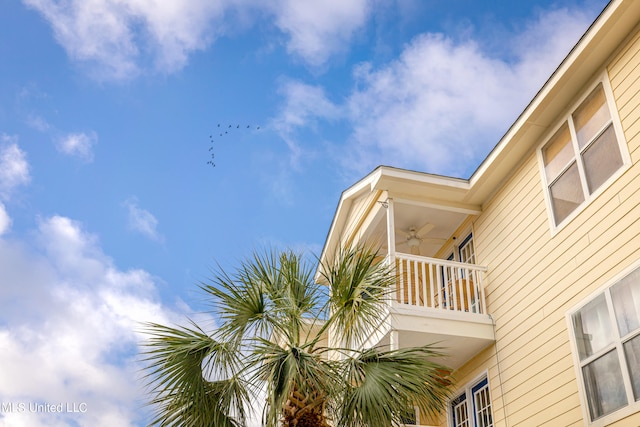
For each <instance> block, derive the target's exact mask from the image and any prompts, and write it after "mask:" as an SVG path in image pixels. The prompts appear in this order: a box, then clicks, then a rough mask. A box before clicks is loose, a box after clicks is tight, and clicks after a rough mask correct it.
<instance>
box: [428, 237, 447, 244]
mask: <svg viewBox="0 0 640 427" xmlns="http://www.w3.org/2000/svg"><path fill="white" fill-rule="evenodd" d="M446 242H447V239H430V238H426V239H422V243H424V244H427V245H437V246H442V245H444V244H445V243H446Z"/></svg>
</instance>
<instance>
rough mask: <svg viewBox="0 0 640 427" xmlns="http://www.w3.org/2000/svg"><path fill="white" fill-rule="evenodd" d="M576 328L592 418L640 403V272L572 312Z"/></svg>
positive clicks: (582, 378) (576, 345) (572, 325)
mask: <svg viewBox="0 0 640 427" xmlns="http://www.w3.org/2000/svg"><path fill="white" fill-rule="evenodd" d="M570 324H571V327H572V335H573V338H574V352H575V354H576V356H577V357H576V360H577V362H578V364H579V372H580V379H581V383H582V390H583V391H582V392H583V396H584V401H585V402H586V405H587V407H588V413H589V419H590V420H591V421H592V422H593V421H595V420H599V419H601V418H603V417H606V416H607V415H609V414H612V413H614V412H616V411H619V410H621V409H622V408H625V407H628V406H630V405H634V404H635V402H639V401H640V268H636V269H635V270H634V271H632V272H631V273H629V274H627V275H626V276H625V277H623V278H622V279H620V280H618V281H617V282H615V283H614V284H613V285H611V286H609V287H607V288H606V289H605V290H604V291H601V292H599V293H598V294H597V295H596V296H595V297H593V298H591V299H590V300H589V301H588V302H586V303H585V304H584V305H582V306H580V307H579V308H578V309H577V310H575V311H573V312H572V313H570ZM636 409H637V408H636Z"/></svg>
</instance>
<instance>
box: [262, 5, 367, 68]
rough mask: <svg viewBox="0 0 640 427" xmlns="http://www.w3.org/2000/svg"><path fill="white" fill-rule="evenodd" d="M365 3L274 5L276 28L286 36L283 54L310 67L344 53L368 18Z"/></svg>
mask: <svg viewBox="0 0 640 427" xmlns="http://www.w3.org/2000/svg"><path fill="white" fill-rule="evenodd" d="M370 12H371V5H370V4H369V2H368V1H367V0H351V1H343V0H329V1H317V2H313V1H311V2H308V1H307V2H305V1H299V0H282V1H278V2H275V3H274V13H275V15H276V17H275V20H276V25H277V26H278V28H280V29H281V30H282V31H283V32H284V33H286V34H287V35H288V36H289V42H288V44H287V50H288V51H289V52H290V53H293V54H295V55H297V56H299V57H301V58H302V59H303V60H304V61H305V62H306V63H308V64H310V65H312V66H320V65H322V64H324V63H325V62H326V61H327V60H328V59H329V57H330V56H331V55H333V54H335V53H340V52H344V51H345V50H347V49H348V46H349V44H350V42H351V39H352V38H353V36H354V34H355V32H356V31H358V30H359V29H360V28H362V27H363V26H364V25H365V23H366V21H367V19H368V18H369V16H370Z"/></svg>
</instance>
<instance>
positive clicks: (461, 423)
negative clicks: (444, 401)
mask: <svg viewBox="0 0 640 427" xmlns="http://www.w3.org/2000/svg"><path fill="white" fill-rule="evenodd" d="M453 425H454V426H455V427H469V414H468V413H467V402H462V403H459V404H457V405H456V406H455V407H454V408H453Z"/></svg>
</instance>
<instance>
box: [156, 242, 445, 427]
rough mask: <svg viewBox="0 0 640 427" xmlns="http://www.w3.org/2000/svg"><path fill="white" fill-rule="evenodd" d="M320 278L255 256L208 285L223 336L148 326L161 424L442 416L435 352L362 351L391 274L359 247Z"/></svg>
mask: <svg viewBox="0 0 640 427" xmlns="http://www.w3.org/2000/svg"><path fill="white" fill-rule="evenodd" d="M319 271H320V277H321V280H320V282H321V283H316V282H315V281H314V279H313V268H311V265H310V264H309V263H307V262H305V261H304V260H303V258H302V257H301V256H299V255H296V254H294V253H292V252H290V251H286V252H282V253H275V252H269V253H265V254H255V255H254V257H253V258H251V259H250V260H247V261H245V262H243V263H242V264H241V266H240V267H239V269H238V270H237V271H236V272H235V273H234V274H233V275H229V274H227V273H225V272H224V271H223V270H222V269H219V271H218V272H217V273H215V275H214V277H213V278H212V279H211V282H210V283H203V284H202V285H201V288H202V289H203V290H204V291H205V292H206V294H207V295H208V296H210V297H211V298H212V301H213V304H214V312H215V313H216V314H217V316H218V319H219V321H220V325H219V326H218V327H217V329H215V331H214V332H213V333H207V332H205V331H204V330H203V329H201V328H200V327H198V326H197V325H196V324H195V323H193V322H192V323H191V326H189V327H170V326H163V325H158V324H148V325H147V327H146V332H147V333H148V334H150V338H149V339H148V341H147V342H146V344H145V345H146V347H145V351H144V354H145V360H146V362H147V367H146V372H147V379H148V382H149V385H150V392H151V401H150V403H151V404H152V405H153V406H154V407H155V409H156V412H155V414H156V415H155V417H154V419H153V420H152V422H151V424H152V425H159V426H189V427H200V426H203V427H204V426H216V427H217V426H222V427H225V426H229V427H231V426H234V427H235V426H245V425H246V423H247V420H248V417H249V410H250V409H249V408H252V407H256V406H260V407H262V408H263V413H262V422H263V425H265V426H268V427H276V426H282V427H329V426H343V427H383V426H384V427H388V426H391V425H394V426H395V425H400V424H402V420H403V417H404V416H405V415H406V411H407V408H413V406H417V407H418V408H419V409H420V411H421V412H422V413H431V414H435V413H438V412H439V411H440V410H442V409H443V408H444V405H445V402H446V399H447V397H448V394H449V387H450V385H451V378H450V376H449V373H450V370H449V369H448V368H446V367H444V366H442V365H440V364H438V363H436V362H434V358H438V357H441V356H442V353H440V351H439V350H438V349H437V348H435V347H433V346H422V347H414V348H404V349H388V348H353V347H354V346H353V343H362V342H364V340H365V337H366V336H367V334H370V333H371V332H372V330H371V329H372V326H371V325H374V324H377V323H376V320H377V321H378V322H379V320H380V319H382V318H383V316H384V315H385V310H386V303H385V301H386V299H387V298H388V297H389V293H390V290H392V289H393V287H392V285H393V284H394V280H395V276H394V273H393V270H392V269H391V268H390V267H388V266H387V264H386V263H384V262H382V261H381V259H380V257H379V256H377V254H376V252H375V251H373V250H369V249H366V248H363V247H357V248H350V249H345V250H342V251H340V253H339V254H337V256H336V257H335V261H334V262H332V263H327V264H326V265H322V266H321V268H320V269H319ZM329 332H330V335H331V336H332V337H340V338H341V339H339V340H337V341H339V343H338V344H335V343H334V341H336V340H335V339H332V340H331V342H329V341H327V335H328V334H329ZM348 343H351V344H352V345H351V346H349V345H347V344H348ZM330 344H332V345H330ZM356 347H357V346H356Z"/></svg>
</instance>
